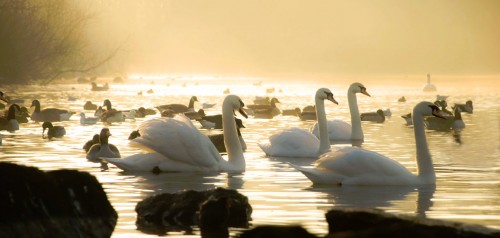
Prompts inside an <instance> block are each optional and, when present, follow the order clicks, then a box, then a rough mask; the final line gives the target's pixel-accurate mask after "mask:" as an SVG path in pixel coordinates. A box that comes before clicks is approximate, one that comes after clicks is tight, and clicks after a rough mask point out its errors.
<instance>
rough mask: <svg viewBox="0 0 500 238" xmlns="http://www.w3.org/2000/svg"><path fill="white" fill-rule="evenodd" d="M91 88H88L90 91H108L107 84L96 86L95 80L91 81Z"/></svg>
mask: <svg viewBox="0 0 500 238" xmlns="http://www.w3.org/2000/svg"><path fill="white" fill-rule="evenodd" d="M91 85H92V88H91V89H90V90H92V91H108V89H109V84H108V83H105V84H104V85H103V86H97V84H96V83H95V82H92V83H91Z"/></svg>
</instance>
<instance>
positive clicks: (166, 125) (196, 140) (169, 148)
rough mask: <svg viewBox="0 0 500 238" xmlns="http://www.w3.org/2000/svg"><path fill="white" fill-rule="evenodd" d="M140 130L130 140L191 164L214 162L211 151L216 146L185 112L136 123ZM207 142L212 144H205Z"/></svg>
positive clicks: (146, 148) (144, 147) (205, 164)
mask: <svg viewBox="0 0 500 238" xmlns="http://www.w3.org/2000/svg"><path fill="white" fill-rule="evenodd" d="M139 132H140V134H141V137H138V138H136V139H134V140H132V142H134V143H136V145H137V144H138V145H139V147H141V148H143V149H145V150H148V151H155V152H157V153H160V154H162V155H163V156H165V157H167V158H169V159H171V160H177V161H182V162H184V163H189V164H193V165H200V166H213V165H214V164H215V163H216V160H214V158H213V152H212V149H215V147H214V148H211V147H213V145H212V144H211V142H210V140H209V139H208V137H206V136H205V135H203V134H202V133H201V132H199V131H198V130H197V129H196V128H195V126H194V125H193V123H192V122H191V121H190V120H189V119H188V118H187V117H186V116H184V115H177V116H175V117H174V118H157V119H152V120H149V121H146V122H144V123H143V124H141V126H140V127H139ZM207 141H208V142H207ZM208 143H210V145H211V147H210V146H207V145H208ZM215 150H216V149H215ZM217 154H218V153H217ZM218 157H220V155H218Z"/></svg>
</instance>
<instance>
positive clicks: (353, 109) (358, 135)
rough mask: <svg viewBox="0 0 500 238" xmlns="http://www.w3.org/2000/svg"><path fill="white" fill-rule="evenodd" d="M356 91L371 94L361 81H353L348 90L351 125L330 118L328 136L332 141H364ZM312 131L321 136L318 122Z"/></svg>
mask: <svg viewBox="0 0 500 238" xmlns="http://www.w3.org/2000/svg"><path fill="white" fill-rule="evenodd" d="M356 93H362V94H364V95H366V96H368V97H370V94H369V93H368V92H367V91H366V88H365V86H364V85H363V84H361V83H353V84H351V86H349V89H348V90H347V101H348V103H349V111H350V114H351V125H352V126H351V125H349V123H347V122H344V121H342V120H329V121H328V137H329V138H330V141H331V142H335V143H351V142H353V141H356V142H363V141H364V138H365V137H364V135H363V129H362V128H361V118H360V114H359V109H358V99H357V98H356ZM312 133H313V134H314V135H316V137H318V138H319V134H318V123H316V124H315V125H314V127H313V129H312Z"/></svg>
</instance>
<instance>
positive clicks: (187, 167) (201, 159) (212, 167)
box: [105, 95, 247, 172]
mask: <svg viewBox="0 0 500 238" xmlns="http://www.w3.org/2000/svg"><path fill="white" fill-rule="evenodd" d="M243 106H244V103H243V102H242V101H241V99H240V97H238V96H236V95H228V96H226V98H225V99H224V102H223V104H222V121H223V127H224V131H223V133H224V143H225V145H226V149H227V154H228V160H227V161H226V160H224V159H223V158H222V157H221V155H220V154H219V152H218V151H217V149H216V148H215V146H214V145H213V144H212V142H211V141H210V139H209V138H208V137H207V136H206V135H203V134H202V133H201V132H200V131H199V130H198V129H197V128H196V127H195V126H194V125H193V123H192V122H191V120H189V119H188V118H187V117H186V116H184V115H182V114H178V115H176V116H175V117H174V118H154V119H151V120H148V121H145V122H143V123H142V124H141V125H140V127H139V132H140V133H141V137H138V138H136V139H134V140H131V142H133V143H132V145H136V146H138V147H140V148H143V149H145V150H147V151H149V152H150V153H146V154H136V155H131V156H128V157H126V158H124V159H119V158H106V159H105V160H106V161H108V162H109V163H112V164H114V165H116V166H117V167H118V168H120V169H122V170H125V171H153V170H157V171H163V172H189V171H226V172H243V171H245V158H244V155H243V150H242V148H241V144H240V141H239V138H238V133H237V130H236V123H235V120H234V111H239V112H240V113H241V114H242V115H243V116H244V117H245V118H246V117H247V116H246V114H245V112H244V111H243V110H242V108H243Z"/></svg>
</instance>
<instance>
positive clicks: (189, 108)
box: [156, 96, 198, 113]
mask: <svg viewBox="0 0 500 238" xmlns="http://www.w3.org/2000/svg"><path fill="white" fill-rule="evenodd" d="M194 102H198V97H196V96H191V98H190V99H189V103H188V105H187V106H186V105H184V104H176V103H172V104H164V105H160V106H156V108H157V109H158V110H159V111H160V112H163V111H165V110H166V109H170V110H173V111H174V112H175V113H184V112H187V111H194Z"/></svg>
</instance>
